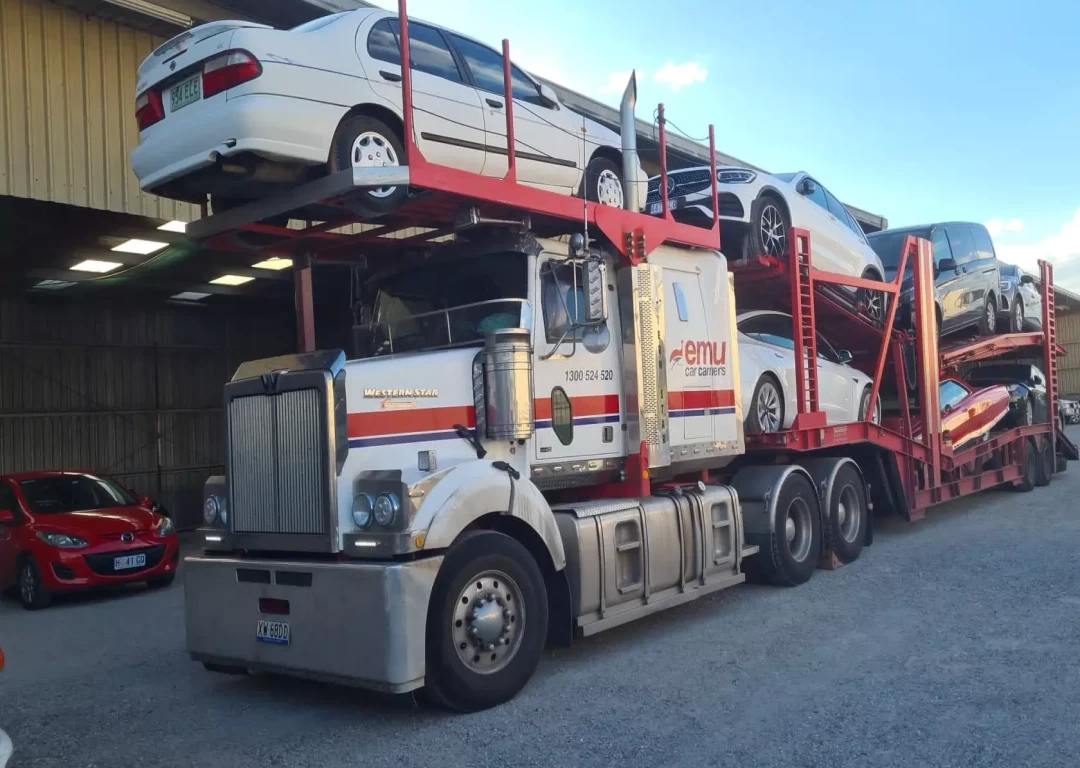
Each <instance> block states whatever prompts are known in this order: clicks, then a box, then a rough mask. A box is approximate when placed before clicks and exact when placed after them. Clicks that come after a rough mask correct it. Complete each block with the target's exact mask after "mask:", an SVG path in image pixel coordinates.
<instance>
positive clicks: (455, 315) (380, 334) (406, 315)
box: [353, 253, 531, 358]
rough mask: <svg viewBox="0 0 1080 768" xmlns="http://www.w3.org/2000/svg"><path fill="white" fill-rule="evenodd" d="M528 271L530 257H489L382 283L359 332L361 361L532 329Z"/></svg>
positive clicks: (355, 335) (364, 309) (431, 267)
mask: <svg viewBox="0 0 1080 768" xmlns="http://www.w3.org/2000/svg"><path fill="white" fill-rule="evenodd" d="M527 270H528V258H527V256H526V255H525V254H522V253H488V254H483V255H481V256H475V257H472V258H464V259H462V258H458V259H454V260H452V261H443V262H440V263H434V264H425V265H423V266H421V267H419V268H417V269H411V270H406V271H403V272H400V273H397V274H395V275H393V276H391V277H388V278H386V279H384V280H381V281H379V283H378V285H377V287H376V289H375V298H374V301H373V302H368V303H366V305H365V306H363V307H362V308H361V311H360V315H361V318H362V322H360V323H358V324H357V325H356V327H355V328H354V332H353V338H354V341H355V346H356V349H355V350H354V354H355V357H357V358H365V357H378V356H382V355H394V354H401V353H402V352H418V351H421V350H431V349H447V348H450V347H461V346H469V345H472V344H479V343H482V342H483V341H484V335H485V334H486V333H487V332H488V331H493V330H498V329H500V328H518V327H522V326H523V325H525V324H528V323H529V322H531V321H530V319H529V318H530V316H531V311H530V309H529V307H528V305H527V302H526V300H525V299H526V295H527V292H528V273H527ZM365 316H366V317H365Z"/></svg>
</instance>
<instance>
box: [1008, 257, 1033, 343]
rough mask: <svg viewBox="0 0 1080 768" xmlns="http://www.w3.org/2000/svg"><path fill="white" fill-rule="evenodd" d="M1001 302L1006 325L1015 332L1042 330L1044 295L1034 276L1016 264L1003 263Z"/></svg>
mask: <svg viewBox="0 0 1080 768" xmlns="http://www.w3.org/2000/svg"><path fill="white" fill-rule="evenodd" d="M998 269H999V271H1000V272H1001V304H1000V306H999V307H998V310H999V312H1000V314H1001V316H1002V318H1003V319H1006V321H1007V322H1006V325H1005V327H1006V328H1008V329H1009V330H1010V331H1012V332H1013V333H1020V332H1021V331H1041V330H1042V296H1041V295H1040V294H1039V285H1038V283H1037V282H1036V280H1035V278H1034V276H1032V275H1030V274H1028V273H1027V272H1025V271H1024V270H1022V269H1021V268H1020V267H1018V266H1016V265H1015V264H1001V263H999V265H998Z"/></svg>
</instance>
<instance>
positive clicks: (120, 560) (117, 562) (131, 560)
mask: <svg viewBox="0 0 1080 768" xmlns="http://www.w3.org/2000/svg"><path fill="white" fill-rule="evenodd" d="M145 565H146V554H145V553H143V554H139V555H124V556H123V557H117V558H115V559H114V560H113V570H114V571H125V570H128V569H129V568H142V567H144V566H145Z"/></svg>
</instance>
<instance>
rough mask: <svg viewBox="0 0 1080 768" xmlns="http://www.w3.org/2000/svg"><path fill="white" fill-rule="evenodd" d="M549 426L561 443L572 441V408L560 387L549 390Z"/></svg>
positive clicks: (565, 443) (566, 443)
mask: <svg viewBox="0 0 1080 768" xmlns="http://www.w3.org/2000/svg"><path fill="white" fill-rule="evenodd" d="M551 428H552V430H554V432H555V437H557V438H559V442H560V443H562V444H563V445H570V443H572V442H573V441H574V409H573V406H572V405H571V404H570V398H569V397H568V396H567V394H566V390H564V389H563V388H562V387H555V389H553V390H551Z"/></svg>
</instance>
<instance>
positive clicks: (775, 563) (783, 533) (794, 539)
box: [754, 472, 822, 587]
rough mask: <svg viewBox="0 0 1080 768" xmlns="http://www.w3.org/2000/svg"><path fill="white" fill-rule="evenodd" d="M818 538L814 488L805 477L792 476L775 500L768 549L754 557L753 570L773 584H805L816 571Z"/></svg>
mask: <svg viewBox="0 0 1080 768" xmlns="http://www.w3.org/2000/svg"><path fill="white" fill-rule="evenodd" d="M789 521H790V522H791V525H789ZM792 529H794V530H792ZM821 535H822V531H821V514H820V508H819V506H818V498H817V493H815V491H814V485H813V483H811V482H810V481H809V480H807V479H806V476H805V475H803V474H801V473H799V472H792V473H791V474H789V475H788V476H787V479H786V480H785V481H784V484H783V486H781V488H780V493H778V494H777V496H776V503H775V505H774V507H773V519H772V528H771V533H770V534H769V539H768V546H767V549H766V548H763V550H764V551H762V552H759V553H758V554H757V555H755V556H754V561H755V563H756V564H755V569H756V570H757V571H758V572H759V573H760V574H761V575H762V576H764V577H765V578H766V579H767V580H769V581H771V582H772V583H774V584H782V585H786V586H790V587H794V586H798V585H799V584H805V583H806V582H807V581H809V580H810V577H811V576H813V575H814V570H815V569H816V568H817V561H818V556H819V555H820V554H821Z"/></svg>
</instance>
